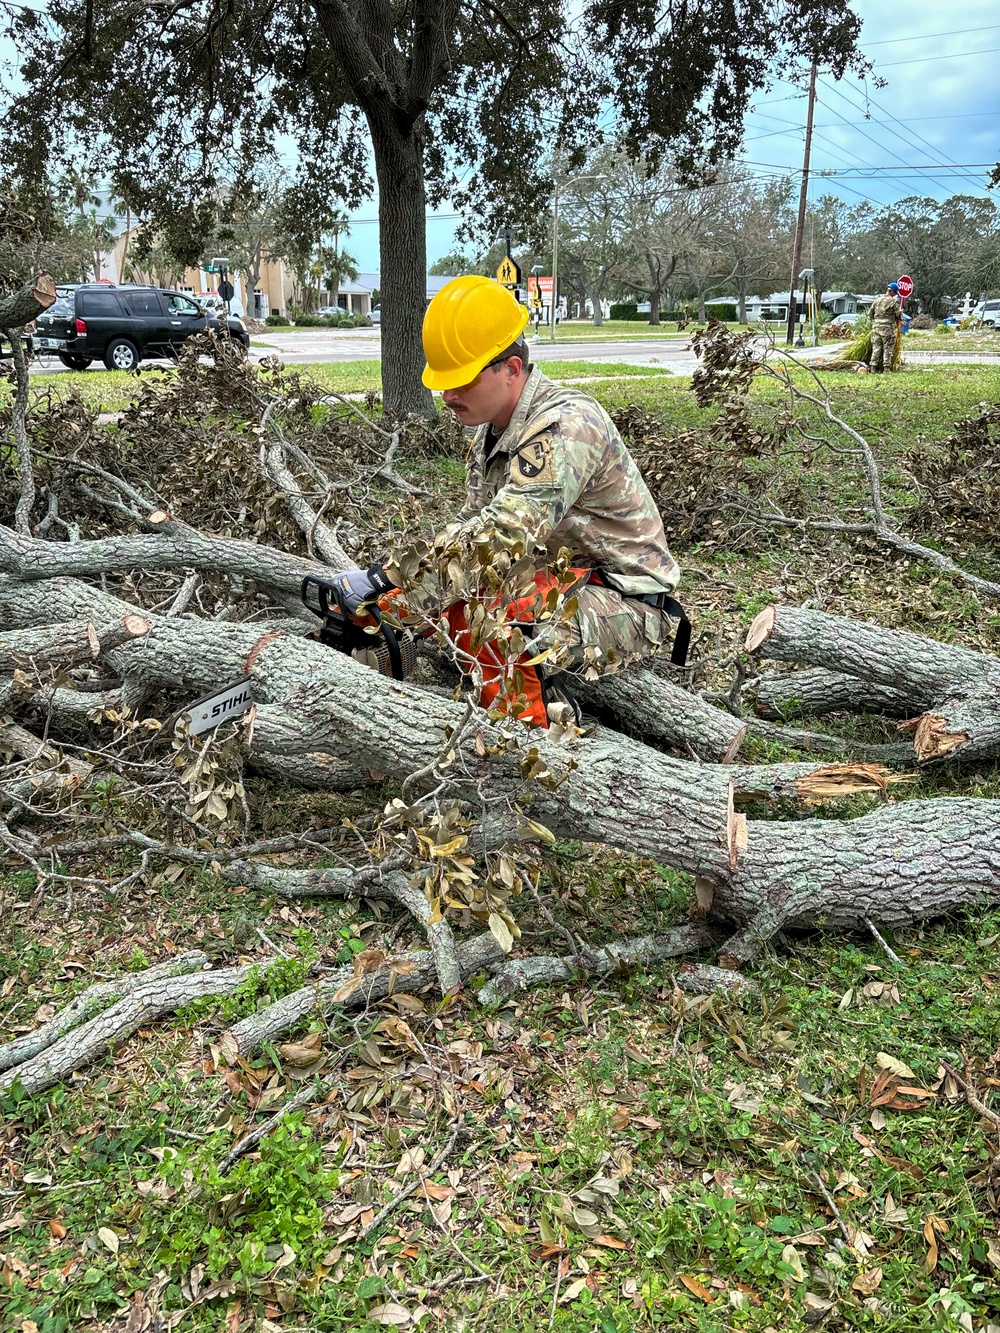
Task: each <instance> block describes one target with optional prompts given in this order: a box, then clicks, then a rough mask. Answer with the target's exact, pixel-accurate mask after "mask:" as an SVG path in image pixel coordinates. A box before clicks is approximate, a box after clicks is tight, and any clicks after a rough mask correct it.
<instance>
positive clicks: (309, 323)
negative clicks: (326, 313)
mask: <svg viewBox="0 0 1000 1333" xmlns="http://www.w3.org/2000/svg"><path fill="white" fill-rule="evenodd" d="M324 324H326V320H325V319H324V318H323V316H322V315H313V314H311V313H309V312H308V311H303V312H302V313H301V314H299V315H296V317H295V327H296V328H297V329H321V328H322V327H323V326H324Z"/></svg>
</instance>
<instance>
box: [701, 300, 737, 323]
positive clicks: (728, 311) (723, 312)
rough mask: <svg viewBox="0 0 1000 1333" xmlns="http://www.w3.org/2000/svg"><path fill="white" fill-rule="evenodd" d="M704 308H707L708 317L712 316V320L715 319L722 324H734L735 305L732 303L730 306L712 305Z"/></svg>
mask: <svg viewBox="0 0 1000 1333" xmlns="http://www.w3.org/2000/svg"><path fill="white" fill-rule="evenodd" d="M706 308H707V311H708V314H710V315H711V316H712V318H713V319H717V320H719V321H720V322H721V323H723V324H735V322H736V305H735V303H732V304H726V305H714V304H713V305H710V306H708V307H706Z"/></svg>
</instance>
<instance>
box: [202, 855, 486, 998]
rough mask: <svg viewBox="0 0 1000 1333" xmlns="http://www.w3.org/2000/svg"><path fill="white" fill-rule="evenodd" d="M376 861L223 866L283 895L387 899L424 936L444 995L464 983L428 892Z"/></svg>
mask: <svg viewBox="0 0 1000 1333" xmlns="http://www.w3.org/2000/svg"><path fill="white" fill-rule="evenodd" d="M382 871H383V868H382V867H380V866H378V865H375V866H373V867H371V869H370V870H368V871H361V872H359V871H358V870H355V869H353V868H344V869H331V870H287V869H285V868H284V867H281V866H268V865H259V864H253V863H251V862H248V861H237V862H235V863H234V864H233V865H231V866H228V867H227V868H226V878H227V879H234V878H235V879H242V880H244V881H245V882H246V883H248V884H264V885H266V886H267V887H268V888H271V889H274V890H275V892H276V893H279V894H281V896H282V897H283V898H309V897H315V898H359V897H362V896H364V897H366V898H389V899H391V900H392V901H393V902H397V903H399V905H400V906H401V907H403V908H405V909H406V911H407V912H409V914H410V915H411V916H412V917H413V918H414V920H415V921H417V922H419V923H420V925H421V926H422V927H423V928H424V931H425V932H426V935H427V943H428V944H429V945H430V949H431V954H432V955H433V958H434V967H435V971H436V972H437V979H438V985H439V987H440V990H441V994H442V995H447V994H448V992H449V991H451V990H454V989H455V988H456V987H458V986H460V985H461V984H462V977H461V972H460V969H459V966H458V958H457V956H456V953H455V936H454V935H453V934H452V929H451V926H450V925H449V923H448V922H447V921H446V920H444V918H443V917H442V918H439V919H438V920H437V921H434V920H433V919H432V917H433V914H432V912H431V905H430V903H429V902H428V901H427V896H426V894H424V893H421V892H420V890H419V889H416V888H414V886H413V885H412V884H411V883H410V881H409V880H408V879H407V877H406V876H405V875H403V874H400V873H399V871H398V870H391V869H387V870H386V871H385V873H382Z"/></svg>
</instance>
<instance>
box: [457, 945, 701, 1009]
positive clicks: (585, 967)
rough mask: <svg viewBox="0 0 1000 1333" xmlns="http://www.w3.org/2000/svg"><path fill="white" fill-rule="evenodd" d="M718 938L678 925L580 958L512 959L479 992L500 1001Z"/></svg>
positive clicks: (483, 998)
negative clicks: (536, 987)
mask: <svg viewBox="0 0 1000 1333" xmlns="http://www.w3.org/2000/svg"><path fill="white" fill-rule="evenodd" d="M715 943H717V939H716V937H715V936H713V935H712V934H711V933H710V932H709V931H707V930H704V929H700V928H699V927H697V926H678V927H677V928H676V929H675V930H671V931H667V932H666V933H665V934H662V935H642V936H640V937H639V938H637V939H626V940H616V941H615V942H614V943H613V944H608V945H606V946H605V947H604V948H601V949H592V950H588V951H586V952H585V953H580V954H578V955H577V957H576V958H557V957H534V958H512V959H510V961H509V962H507V963H504V965H503V966H502V967H501V968H499V969H498V971H497V972H496V974H495V976H493V977H492V978H491V980H489V981H488V982H487V983H486V985H485V986H483V987H482V988H481V989H480V991H479V995H478V997H477V998H478V999H479V1002H480V1004H499V1002H500V1001H501V1000H503V999H506V998H508V997H509V996H511V995H516V994H517V992H518V991H522V990H527V989H528V988H529V987H530V986H540V985H544V984H545V983H547V982H551V981H559V982H563V981H573V980H576V979H578V978H581V977H585V976H598V977H604V976H607V975H608V973H609V972H616V971H618V970H619V969H621V968H634V967H643V966H649V965H650V964H651V963H661V962H665V961H666V960H667V959H668V958H679V957H680V956H681V955H682V954H688V953H697V952H698V950H700V949H708V948H711V947H712V945H713V944H715Z"/></svg>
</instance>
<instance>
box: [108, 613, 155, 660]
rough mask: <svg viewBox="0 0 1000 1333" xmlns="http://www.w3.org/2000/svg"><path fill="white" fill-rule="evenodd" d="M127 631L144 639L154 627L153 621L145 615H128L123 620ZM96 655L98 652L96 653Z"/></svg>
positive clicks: (132, 635) (134, 637)
mask: <svg viewBox="0 0 1000 1333" xmlns="http://www.w3.org/2000/svg"><path fill="white" fill-rule="evenodd" d="M122 625H123V627H124V630H125V633H126V634H128V635H129V637H130V638H133V639H144V638H145V637H146V635H147V634H148V633H149V631H150V630H151V629H152V627H153V622H152V621H151V620H147V619H146V617H145V616H137V615H135V616H134V615H128V616H125V618H124V620H123V621H122ZM94 656H95V657H96V656H97V654H96V653H95V654H94Z"/></svg>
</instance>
